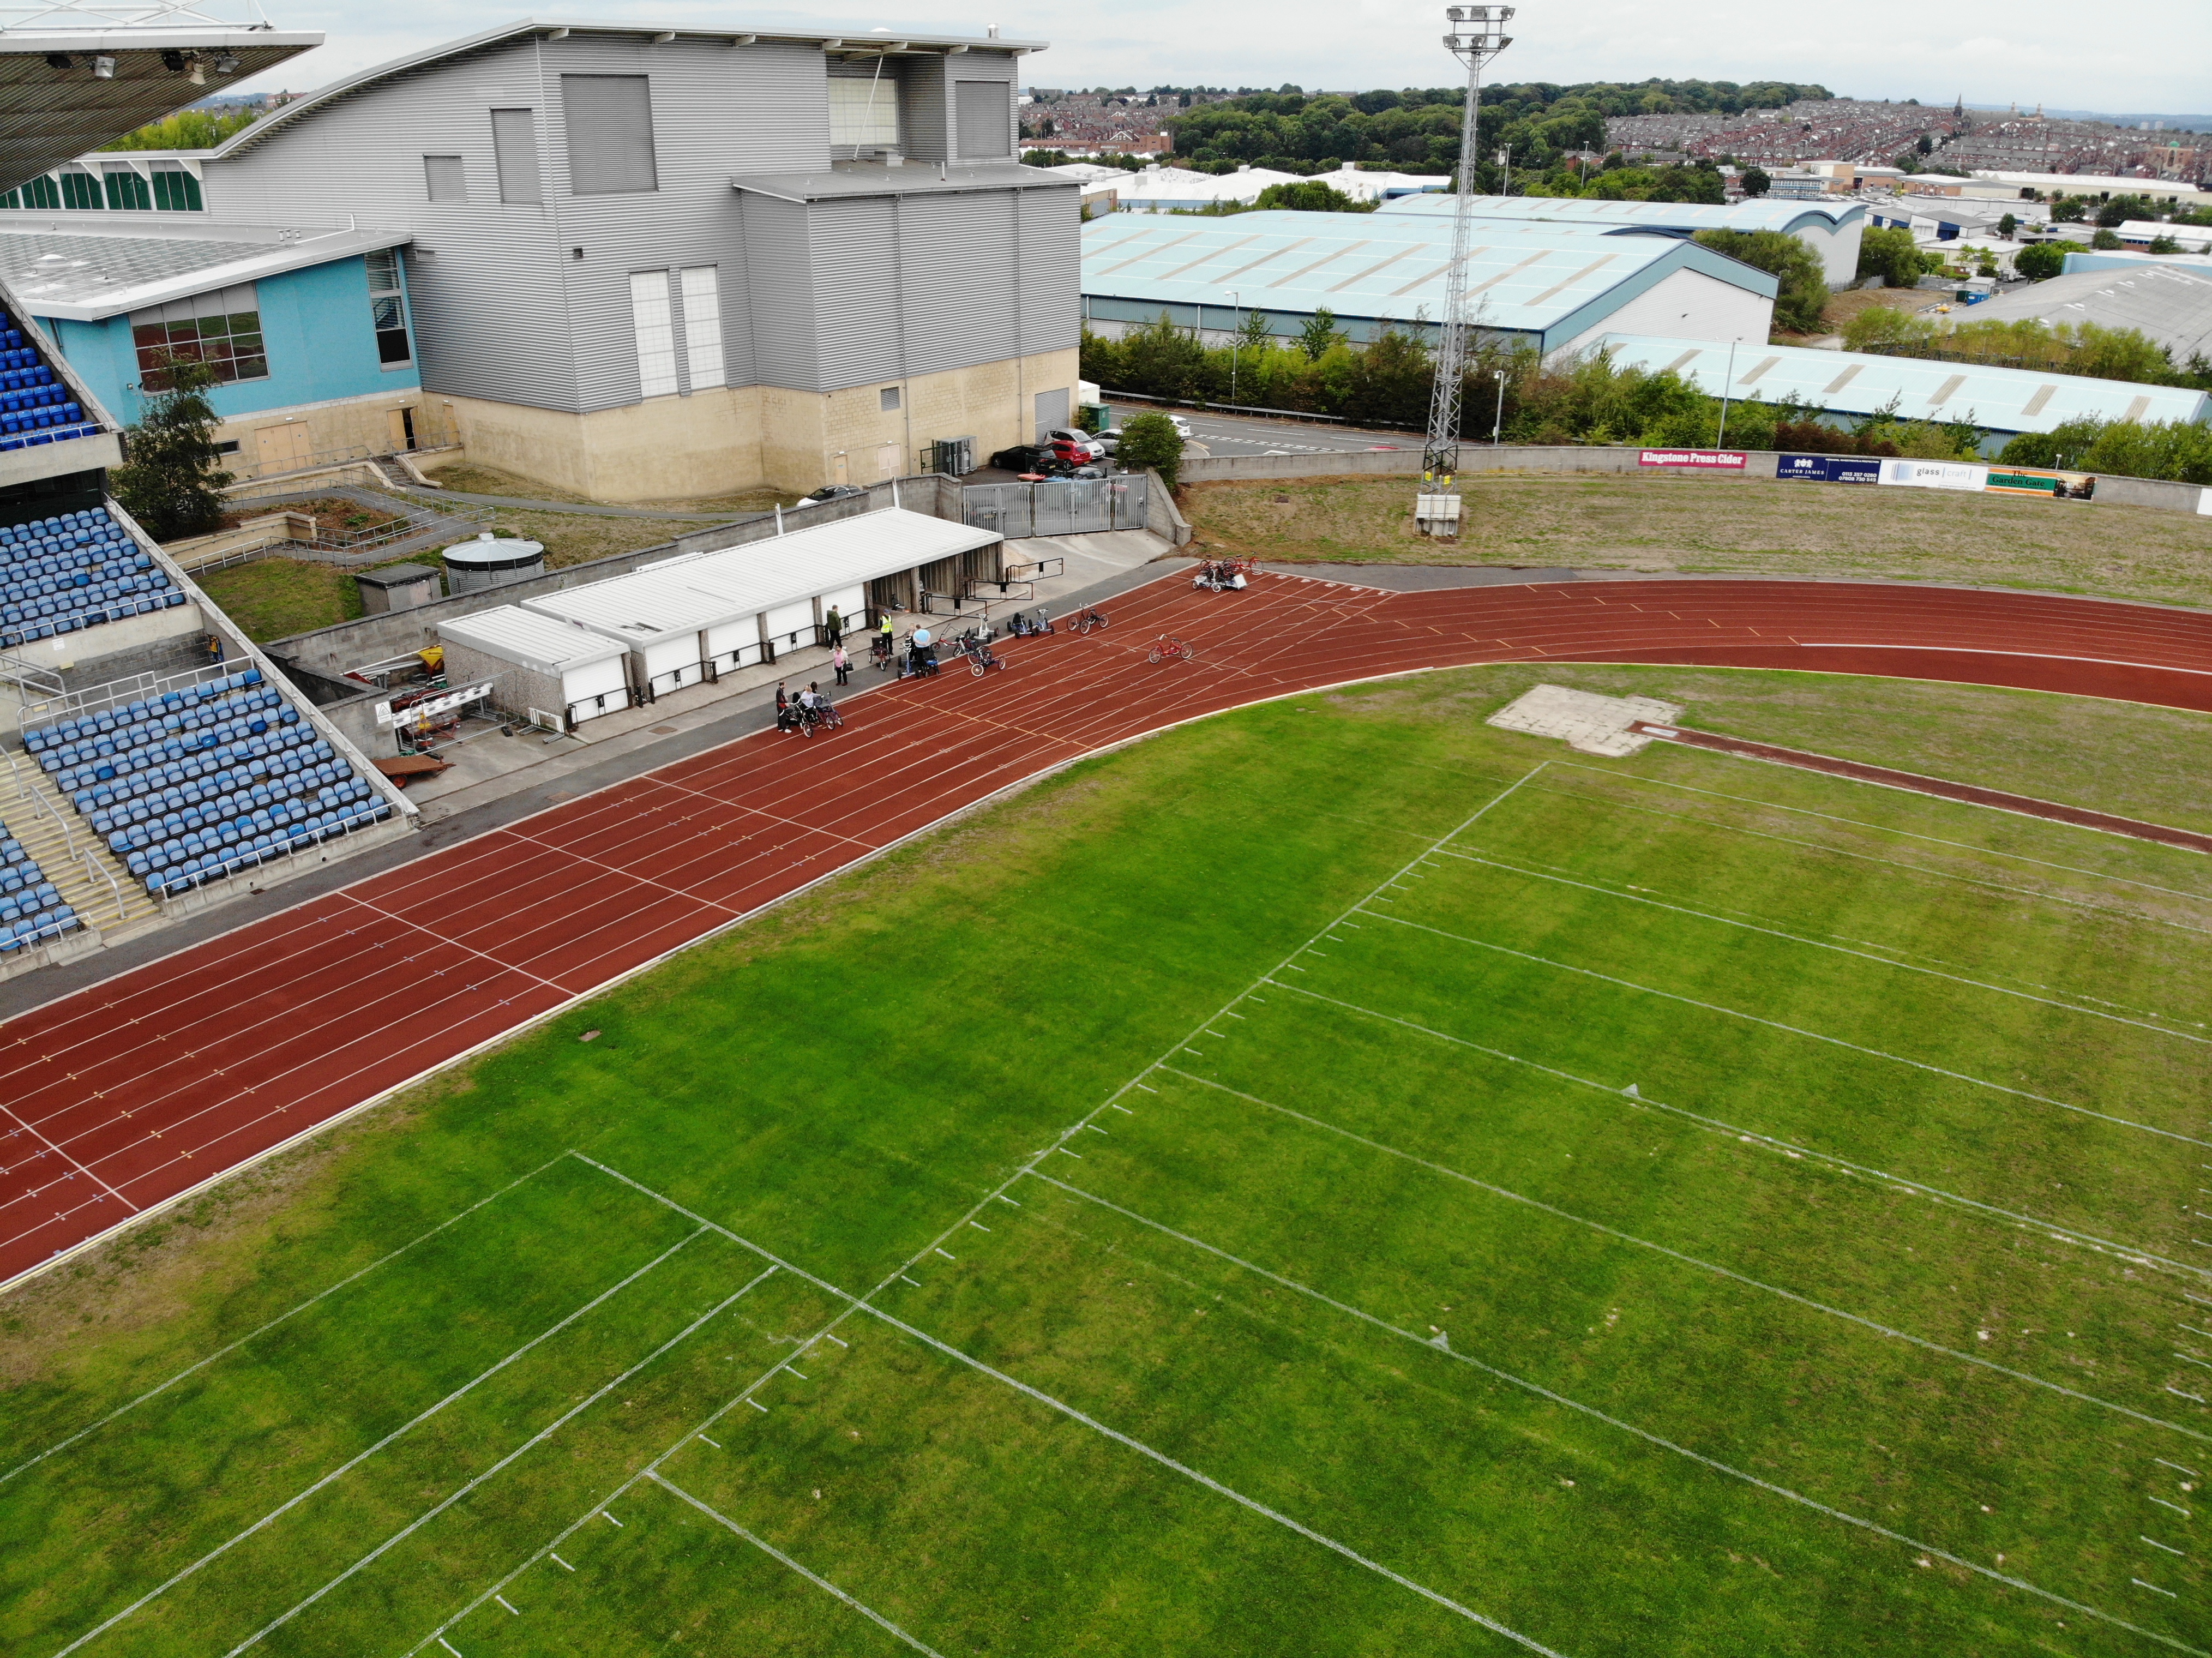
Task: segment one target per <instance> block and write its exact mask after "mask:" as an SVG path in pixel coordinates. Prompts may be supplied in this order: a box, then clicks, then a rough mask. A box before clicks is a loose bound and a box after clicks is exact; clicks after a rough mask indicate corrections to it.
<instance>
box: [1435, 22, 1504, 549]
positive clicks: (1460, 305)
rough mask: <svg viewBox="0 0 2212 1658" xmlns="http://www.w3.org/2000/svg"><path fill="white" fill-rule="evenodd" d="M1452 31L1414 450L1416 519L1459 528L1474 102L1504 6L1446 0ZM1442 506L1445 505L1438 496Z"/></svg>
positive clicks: (1500, 43) (1500, 44)
mask: <svg viewBox="0 0 2212 1658" xmlns="http://www.w3.org/2000/svg"><path fill="white" fill-rule="evenodd" d="M1444 15H1445V16H1446V17H1447V18H1449V20H1450V21H1451V25H1452V32H1451V33H1449V34H1447V35H1446V36H1444V38H1443V39H1444V49H1445V50H1446V51H1448V52H1450V53H1451V54H1452V56H1454V57H1455V58H1459V59H1460V60H1461V61H1462V63H1464V64H1466V65H1467V106H1466V108H1465V109H1464V110H1463V111H1462V113H1461V116H1460V134H1459V169H1458V174H1459V176H1458V178H1457V179H1456V180H1455V184H1456V186H1457V189H1458V192H1459V193H1458V194H1457V195H1456V196H1455V197H1454V198H1453V201H1454V207H1453V210H1452V234H1451V263H1450V264H1449V265H1447V266H1446V267H1445V270H1444V314H1443V317H1442V318H1441V319H1439V325H1438V328H1437V349H1436V390H1435V392H1434V394H1433V396H1432V397H1431V399H1430V403H1429V437H1428V442H1427V443H1426V444H1425V446H1423V448H1422V451H1421V495H1420V499H1419V501H1417V502H1416V503H1415V505H1414V508H1413V519H1414V522H1415V524H1416V525H1417V526H1418V527H1419V528H1420V529H1422V530H1425V531H1427V532H1428V533H1429V534H1431V535H1455V534H1457V533H1458V530H1459V513H1458V512H1457V510H1456V508H1457V507H1458V504H1459V503H1458V500H1457V497H1456V495H1455V478H1456V477H1457V475H1458V472H1459V400H1460V383H1461V381H1462V380H1463V379H1464V378H1465V376H1466V371H1467V343H1468V315H1467V269H1466V267H1467V252H1468V243H1469V241H1470V240H1472V239H1473V236H1474V212H1473V204H1474V155H1475V149H1474V146H1475V138H1476V134H1477V129H1478V126H1479V125H1480V115H1481V108H1482V66H1483V65H1484V64H1486V63H1488V62H1489V61H1490V60H1491V59H1492V58H1495V57H1497V56H1498V53H1499V52H1503V51H1504V50H1505V48H1506V47H1508V46H1511V45H1512V44H1513V37H1512V36H1510V35H1509V34H1507V33H1504V27H1505V25H1506V23H1507V21H1509V20H1510V19H1511V17H1512V15H1513V8H1512V7H1510V6H1447V7H1445V8H1444ZM1447 501H1449V510H1447V509H1446V502H1447Z"/></svg>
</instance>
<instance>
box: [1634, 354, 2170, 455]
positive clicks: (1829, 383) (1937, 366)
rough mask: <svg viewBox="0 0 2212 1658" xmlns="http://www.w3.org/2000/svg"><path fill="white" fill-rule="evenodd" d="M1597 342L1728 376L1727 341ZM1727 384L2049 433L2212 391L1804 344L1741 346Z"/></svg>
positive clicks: (1767, 397) (1812, 402) (1664, 363)
mask: <svg viewBox="0 0 2212 1658" xmlns="http://www.w3.org/2000/svg"><path fill="white" fill-rule="evenodd" d="M1601 345H1602V346H1603V348H1604V349H1607V350H1609V351H1611V352H1612V353H1613V361H1614V363H1615V364H1616V365H1618V366H1619V367H1624V368H1627V367H1637V368H1645V369H1662V368H1671V369H1673V370H1674V372H1675V373H1676V374H1680V376H1681V377H1682V378H1683V379H1685V380H1689V381H1690V382H1692V384H1693V385H1695V386H1697V387H1698V388H1699V390H1700V391H1703V392H1707V393H1708V394H1710V395H1711V396H1713V397H1718V396H1719V395H1720V394H1721V391H1722V387H1723V381H1725V380H1727V378H1728V373H1729V348H1728V347H1727V346H1725V345H1714V344H1711V343H1707V342H1703V341H1696V340H1670V339H1661V338H1658V337H1654V336H1651V335H1648V334H1608V335H1607V336H1606V337H1605V338H1604V340H1603V341H1602V342H1601ZM1728 389H1729V395H1730V396H1732V397H1736V398H1757V399H1758V400H1759V401H1760V402H1762V403H1780V402H1782V401H1783V400H1784V399H1785V398H1796V400H1797V401H1798V402H1799V403H1802V404H1805V405H1807V406H1808V407H1809V408H1813V409H1825V410H1828V411H1829V412H1830V413H1831V414H1835V415H1871V414H1873V413H1875V412H1876V411H1877V410H1882V409H1886V408H1887V407H1889V406H1890V404H1892V403H1893V402H1894V403H1895V404H1896V406H1897V413H1898V414H1899V416H1901V417H1903V418H1905V419H1908V420H1968V419H1971V420H1972V422H1974V423H1975V424H1976V425H1977V426H1980V427H1983V428H1985V429H1987V430H1989V431H1992V432H2002V433H2017V432H2048V431H2050V430H2051V428H2053V427H2055V426H2058V425H2061V424H2063V422H2067V421H2069V420H2080V419H2083V418H2085V417H2093V418H2096V419H2099V420H2136V421H2176V422H2194V423H2199V424H2201V423H2203V422H2204V421H2206V420H2207V419H2208V417H2212V398H2208V397H2207V395H2206V394H2205V393H2204V392H2192V391H2189V390H2186V389H2185V388H2183V387H2180V386H2138V385H2136V384H2134V383H2133V382H2131V381H2127V380H2089V379H2087V378H2086V377H2084V376H2081V375H2079V374H2045V373H2042V372H2040V371H2039V370H2035V369H2027V368H1984V367H1977V366H1976V365H1974V364H1972V363H1963V362H1931V361H1928V360H1926V359H1925V358H1920V357H1885V356H1878V355H1875V354H1873V353H1871V352H1864V351H1817V350H1813V349H1808V348H1805V347H1801V346H1783V345H1769V346H1756V345H1739V346H1738V347H1736V348H1735V382H1734V384H1733V385H1732V386H1729V388H1728Z"/></svg>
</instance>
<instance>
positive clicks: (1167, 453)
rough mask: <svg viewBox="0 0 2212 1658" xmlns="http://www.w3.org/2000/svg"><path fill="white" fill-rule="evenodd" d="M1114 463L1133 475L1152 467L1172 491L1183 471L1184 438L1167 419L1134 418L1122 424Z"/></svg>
mask: <svg viewBox="0 0 2212 1658" xmlns="http://www.w3.org/2000/svg"><path fill="white" fill-rule="evenodd" d="M1114 459H1115V460H1116V461H1118V462H1119V463H1120V464H1121V465H1122V466H1123V467H1125V468H1127V470H1128V471H1132V472H1141V471H1144V470H1145V469H1146V467H1148V466H1149V467H1151V468H1152V470H1153V471H1156V472H1158V474H1159V475H1160V477H1161V478H1162V479H1163V480H1164V482H1165V483H1166V484H1167V486H1168V488H1169V489H1174V488H1175V487H1176V476H1177V474H1179V473H1180V472H1181V471H1182V433H1180V432H1178V431H1176V428H1175V422H1173V421H1171V420H1170V419H1169V418H1168V417H1167V416H1165V415H1152V414H1146V415H1132V416H1130V417H1129V418H1128V419H1127V420H1126V421H1124V422H1122V423H1121V447H1120V449H1119V450H1118V451H1116V452H1115V457H1114Z"/></svg>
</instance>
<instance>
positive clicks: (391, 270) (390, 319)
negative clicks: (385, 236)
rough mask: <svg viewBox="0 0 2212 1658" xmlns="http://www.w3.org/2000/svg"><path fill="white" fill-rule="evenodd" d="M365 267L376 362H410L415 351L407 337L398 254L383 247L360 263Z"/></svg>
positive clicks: (387, 365)
mask: <svg viewBox="0 0 2212 1658" xmlns="http://www.w3.org/2000/svg"><path fill="white" fill-rule="evenodd" d="M362 263H363V264H366V265H368V316H369V323H370V325H371V326H372V327H374V329H375V330H376V360H377V361H379V362H380V363H382V364H384V365H385V366H386V367H392V366H393V365H395V364H398V363H403V362H412V361H414V360H415V348H414V346H413V344H412V343H410V341H409V339H408V337H407V304H406V296H405V295H404V294H403V293H402V292H401V291H400V287H399V253H398V250H397V249H396V248H389V247H387V248H386V249H384V250H383V251H382V252H376V253H371V254H370V255H368V258H366V259H364V260H363V261H362Z"/></svg>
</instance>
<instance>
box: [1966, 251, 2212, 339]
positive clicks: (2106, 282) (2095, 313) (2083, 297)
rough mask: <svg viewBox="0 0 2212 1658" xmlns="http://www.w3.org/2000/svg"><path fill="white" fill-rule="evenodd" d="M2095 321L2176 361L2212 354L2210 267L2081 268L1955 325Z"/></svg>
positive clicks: (1970, 314) (2013, 295)
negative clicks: (2140, 337)
mask: <svg viewBox="0 0 2212 1658" xmlns="http://www.w3.org/2000/svg"><path fill="white" fill-rule="evenodd" d="M2024 319H2034V320H2035V321H2038V322H2044V323H2085V322H2093V323H2095V324H2096V325H2098V326H2099V327H2100V328H2133V329H2136V330H2139V331H2141V332H2142V333H2144V334H2147V335H2148V336H2149V337H2151V338H2152V339H2154V340H2155V341H2157V342H2158V343H2160V345H2162V346H2164V347H2165V348H2166V350H2167V352H2168V353H2169V354H2170V355H2172V358H2173V361H2175V362H2176V363H2177V364H2185V363H2187V362H2188V361H2189V359H2190V358H2191V356H2192V355H2199V354H2201V355H2204V356H2207V357H2212V270H2188V269H2185V268H2176V267H2173V266H2170V265H2167V266H2161V265H2154V264H2141V265H2136V266H2133V267H2131V268H2130V269H2128V270H2084V271H2081V272H2078V273H2077V274H2075V275H2074V276H2053V277H2052V278H2051V280H2050V281H2048V282H2031V283H2030V284H2029V285H2028V286H2027V287H2026V288H2015V289H2014V290H2013V291H2012V292H2010V293H2008V294H2005V295H2001V296H1999V297H1998V298H1996V299H1994V300H1989V301H1984V303H1982V304H1980V305H1978V306H1975V307H1973V308H1972V310H1969V311H1964V312H1954V313H1952V316H1951V320H1952V321H1953V322H1955V323H1976V322H2020V321H2022V320H2024Z"/></svg>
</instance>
